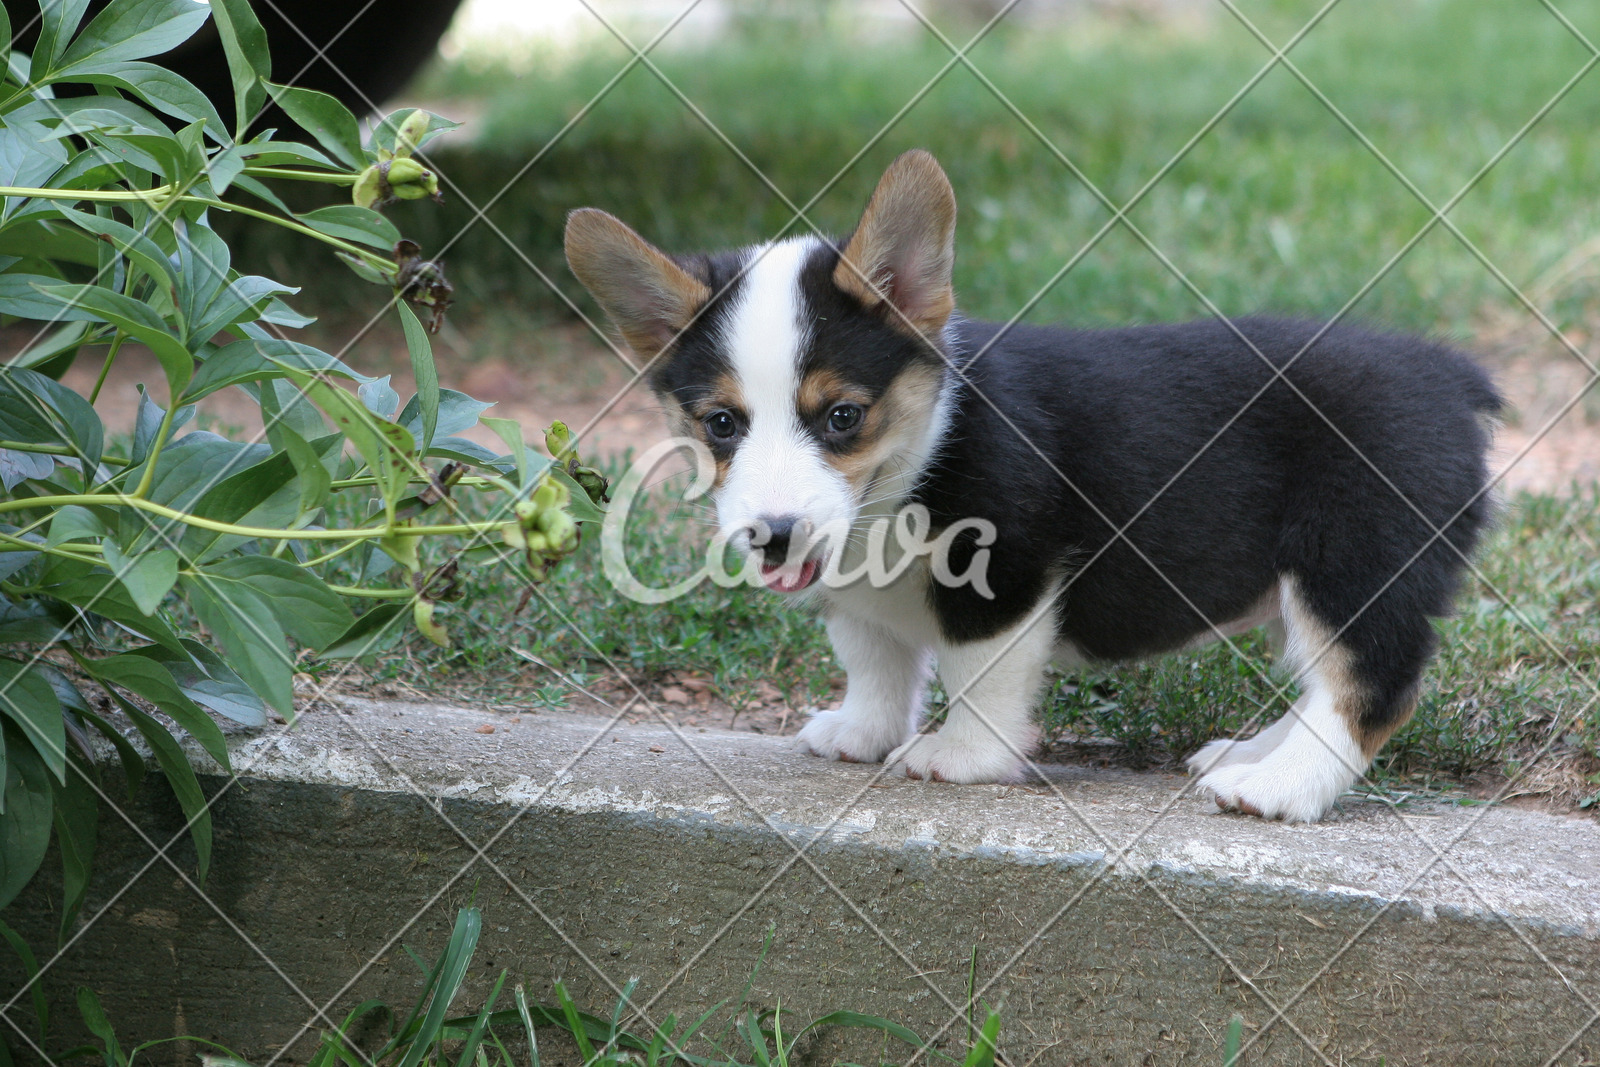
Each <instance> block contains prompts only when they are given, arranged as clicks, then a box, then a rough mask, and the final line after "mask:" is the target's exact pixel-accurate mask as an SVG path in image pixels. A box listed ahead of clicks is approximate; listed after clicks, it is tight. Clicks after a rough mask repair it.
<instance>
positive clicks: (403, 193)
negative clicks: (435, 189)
mask: <svg viewBox="0 0 1600 1067" xmlns="http://www.w3.org/2000/svg"><path fill="white" fill-rule="evenodd" d="M390 188H392V189H393V190H394V195H395V196H397V197H399V198H400V199H401V200H426V199H427V198H428V190H427V189H425V188H423V187H422V186H421V185H417V184H415V183H413V184H410V185H394V186H391V187H390Z"/></svg>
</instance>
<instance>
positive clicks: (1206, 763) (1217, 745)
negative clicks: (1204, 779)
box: [1183, 737, 1255, 774]
mask: <svg viewBox="0 0 1600 1067" xmlns="http://www.w3.org/2000/svg"><path fill="white" fill-rule="evenodd" d="M1244 744H1245V742H1243V741H1230V740H1229V739H1228V738H1226V737H1219V738H1217V739H1216V740H1215V741H1207V742H1206V743H1205V744H1203V745H1201V746H1200V747H1199V748H1198V749H1197V750H1196V751H1195V753H1194V755H1192V756H1190V757H1189V758H1188V759H1186V760H1184V761H1183V765H1184V766H1185V767H1187V768H1188V770H1189V773H1190V774H1209V773H1210V772H1212V771H1215V770H1220V769H1221V768H1223V767H1231V766H1233V765H1234V764H1236V763H1254V762H1255V760H1253V759H1252V758H1251V757H1250V753H1249V751H1248V750H1246V749H1244Z"/></svg>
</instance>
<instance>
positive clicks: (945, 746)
mask: <svg viewBox="0 0 1600 1067" xmlns="http://www.w3.org/2000/svg"><path fill="white" fill-rule="evenodd" d="M946 734H947V731H946V730H940V731H939V732H938V733H935V734H918V735H917V736H915V737H913V738H912V739H911V740H910V741H907V742H906V743H905V744H903V745H901V746H900V747H899V748H897V749H895V750H894V751H893V752H891V753H890V754H889V758H888V760H887V761H886V762H887V763H888V764H889V765H890V766H891V767H893V766H896V765H899V766H903V767H904V769H905V774H906V777H907V778H923V779H927V780H929V781H934V782H958V783H960V784H962V785H971V784H973V783H975V782H1012V781H1018V780H1020V779H1021V778H1022V777H1023V771H1024V769H1025V767H1026V764H1024V763H1023V761H1022V760H1020V759H1018V758H1017V756H1016V754H1015V753H1013V752H1012V750H1011V749H1010V748H1008V747H1007V746H1006V745H1004V744H1002V743H1001V742H1000V741H999V740H997V739H994V738H991V739H989V741H988V742H987V743H978V744H974V743H972V742H971V741H970V740H968V739H962V740H960V741H957V740H955V739H954V738H952V737H948V736H946Z"/></svg>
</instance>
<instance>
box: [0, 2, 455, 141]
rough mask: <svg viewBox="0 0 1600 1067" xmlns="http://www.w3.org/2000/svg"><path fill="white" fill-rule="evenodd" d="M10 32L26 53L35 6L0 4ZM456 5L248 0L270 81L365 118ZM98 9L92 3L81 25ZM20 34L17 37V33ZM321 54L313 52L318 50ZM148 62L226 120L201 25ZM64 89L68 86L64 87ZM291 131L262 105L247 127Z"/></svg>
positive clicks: (210, 31) (216, 53)
mask: <svg viewBox="0 0 1600 1067" xmlns="http://www.w3.org/2000/svg"><path fill="white" fill-rule="evenodd" d="M4 3H5V8H6V12H7V13H8V14H9V15H10V16H11V28H12V32H13V33H17V41H16V44H15V47H16V48H18V49H20V50H21V51H24V52H32V51H33V46H34V44H35V42H37V41H38V39H39V17H38V16H39V7H38V4H36V3H33V2H31V0H4ZM460 4H461V0H382V2H381V3H378V2H374V0H252V2H251V5H250V6H251V7H252V8H253V9H254V10H255V13H256V17H257V18H258V19H260V20H261V25H262V27H263V28H264V29H265V30H266V31H267V40H268V41H269V42H270V43H271V45H272V80H273V81H275V82H279V83H290V84H294V85H298V86H300V87H301V88H305V89H317V90H319V91H321V92H324V93H328V94H330V95H332V96H335V97H338V98H339V100H340V101H342V102H343V103H344V105H345V106H346V107H348V108H349V109H350V110H351V111H353V112H355V113H356V114H357V115H365V114H366V113H368V112H369V111H372V110H374V109H376V108H377V107H378V105H380V104H382V103H383V102H384V101H385V100H386V99H388V98H389V97H391V96H393V95H394V94H395V93H397V92H399V91H400V90H401V89H402V88H403V87H404V86H405V84H406V82H407V81H409V80H410V79H411V76H412V75H413V74H415V73H416V72H417V70H418V69H419V68H420V67H421V66H422V64H423V63H424V62H425V61H426V60H427V59H428V57H429V56H431V55H432V54H433V49H434V46H435V45H437V44H438V43H439V38H440V37H441V36H443V35H444V31H445V29H446V28H448V27H449V25H450V19H451V18H452V17H453V16H454V15H455V12H456V8H457V7H459V6H460ZM105 6H106V0H94V2H93V3H91V4H90V5H89V11H88V13H87V14H86V15H85V16H84V19H83V23H82V24H87V23H88V21H89V19H91V18H93V17H94V16H95V15H96V14H98V13H99V12H100V10H101V9H102V8H104V7H105ZM18 31H20V32H18ZM321 49H325V51H322V52H321V54H320V55H319V50H321ZM151 62H154V63H159V64H160V65H162V66H164V67H168V68H170V69H172V70H173V71H175V72H177V73H178V74H180V75H182V76H183V77H185V78H187V79H189V81H191V82H193V83H194V84H195V86H196V87H197V88H198V89H199V90H200V91H201V92H203V93H205V94H206V96H208V97H210V98H211V101H212V103H214V104H216V106H217V110H218V111H220V112H221V113H222V115H223V117H224V118H226V119H228V120H230V121H231V120H232V118H233V83H232V82H231V81H230V80H229V77H228V61H227V57H226V56H224V55H223V52H222V42H221V41H220V40H219V39H218V37H217V28H216V25H215V24H214V23H212V22H210V21H207V22H206V24H205V25H204V26H202V27H201V28H200V32H199V33H196V34H195V35H194V36H193V37H191V38H189V39H188V40H187V41H185V42H184V43H183V44H181V45H179V46H178V47H177V48H174V49H173V50H172V51H170V52H168V53H166V54H165V55H161V56H153V57H151ZM68 88H76V87H75V86H74V87H68ZM269 127H277V128H278V129H286V128H287V129H293V128H294V123H293V122H291V121H290V120H289V118H288V117H287V116H285V115H284V114H283V112H282V111H280V110H278V108H276V107H271V106H269V107H268V108H267V109H266V111H264V112H263V113H262V115H261V117H259V118H258V119H256V120H255V121H254V122H253V123H251V126H250V129H251V132H256V131H259V130H263V129H267V128H269Z"/></svg>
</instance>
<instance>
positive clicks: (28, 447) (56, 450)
mask: <svg viewBox="0 0 1600 1067" xmlns="http://www.w3.org/2000/svg"><path fill="white" fill-rule="evenodd" d="M0 448H9V449H11V450H12V451H13V452H38V453H40V454H42V455H46V456H76V455H77V454H78V452H77V450H76V449H74V448H72V447H71V446H70V445H35V444H29V443H28V442H27V441H0Z"/></svg>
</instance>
